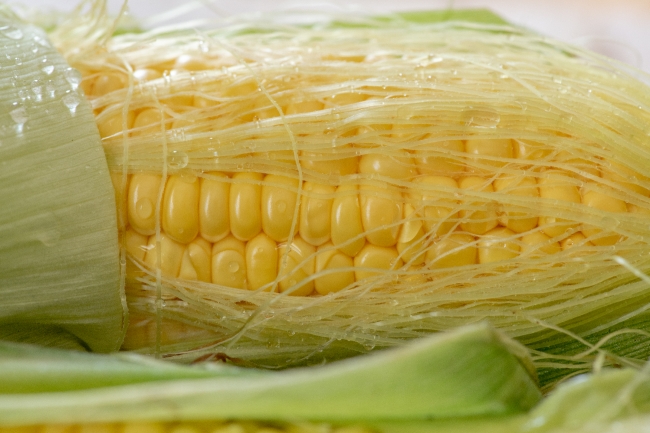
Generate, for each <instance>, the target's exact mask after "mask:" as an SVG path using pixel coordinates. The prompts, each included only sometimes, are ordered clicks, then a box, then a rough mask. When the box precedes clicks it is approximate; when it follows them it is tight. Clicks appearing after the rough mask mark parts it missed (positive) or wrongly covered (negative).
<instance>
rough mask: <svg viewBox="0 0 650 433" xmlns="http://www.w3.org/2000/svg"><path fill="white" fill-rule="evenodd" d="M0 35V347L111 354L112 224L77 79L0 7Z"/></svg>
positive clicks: (115, 330) (103, 171) (120, 323)
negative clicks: (19, 344)
mask: <svg viewBox="0 0 650 433" xmlns="http://www.w3.org/2000/svg"><path fill="white" fill-rule="evenodd" d="M0 28H1V29H2V30H1V31H0V44H1V45H2V47H3V49H2V56H1V57H2V58H0V197H1V199H0V201H1V203H2V204H1V206H0V298H1V299H2V301H1V303H2V307H1V308H0V339H3V340H16V341H30V342H33V343H37V344H43V345H54V346H60V347H70V348H77V349H79V348H81V349H91V350H96V351H104V352H107V351H113V350H116V349H117V348H119V346H120V343H121V341H122V339H123V333H124V328H125V326H126V323H125V311H124V307H125V305H124V292H123V288H121V287H120V278H119V272H120V271H119V249H118V242H117V234H116V232H115V225H116V217H115V209H114V206H112V203H111V199H112V195H113V193H112V190H111V184H110V178H109V173H108V169H107V167H106V161H105V158H104V156H103V154H102V152H101V147H100V141H99V140H100V138H99V135H98V132H97V128H96V126H95V125H93V121H92V119H93V117H92V113H91V110H90V106H89V104H88V103H87V102H86V100H85V98H84V96H83V94H82V93H81V92H80V90H79V89H78V87H79V84H80V83H81V79H82V77H81V75H80V74H79V72H78V71H76V70H74V69H72V68H71V67H70V66H69V65H68V64H67V63H66V62H65V60H63V58H62V57H61V56H60V55H59V54H58V52H57V51H56V50H55V48H54V47H52V45H51V44H50V42H49V40H48V38H47V35H46V34H45V32H43V31H42V30H40V29H38V28H36V27H32V26H27V25H23V24H21V23H19V22H18V20H17V19H15V17H12V16H11V14H10V13H9V12H7V11H6V10H4V9H2V10H0Z"/></svg>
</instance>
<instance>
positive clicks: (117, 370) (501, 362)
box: [0, 325, 541, 425]
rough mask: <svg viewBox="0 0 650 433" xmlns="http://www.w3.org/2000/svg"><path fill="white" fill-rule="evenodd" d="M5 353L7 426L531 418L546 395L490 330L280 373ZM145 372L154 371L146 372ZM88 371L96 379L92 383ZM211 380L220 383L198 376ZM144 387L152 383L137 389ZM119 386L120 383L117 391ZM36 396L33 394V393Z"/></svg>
mask: <svg viewBox="0 0 650 433" xmlns="http://www.w3.org/2000/svg"><path fill="white" fill-rule="evenodd" d="M3 352H4V353H5V355H4V356H2V358H3V359H4V361H3V362H0V368H2V370H3V371H4V372H6V373H7V377H15V378H18V379H16V380H14V381H13V383H11V382H7V384H6V385H4V389H3V390H2V392H3V394H2V395H0V420H2V421H0V423H4V424H8V425H11V424H21V423H31V424H34V423H53V422H67V423H70V422H102V421H128V420H159V421H164V420H192V419H194V420H201V419H248V420H254V419H262V420H279V421H282V420H284V421H293V420H324V421H335V422H343V421H360V420H366V421H371V420H425V419H430V418H450V417H461V416H475V415H499V414H507V413H515V412H521V411H523V410H526V409H529V408H530V407H532V406H533V405H534V404H535V403H537V402H538V401H539V399H540V397H541V395H540V392H539V390H538V388H537V385H536V381H535V379H534V373H532V372H531V370H529V367H528V365H530V364H529V363H530V360H528V359H526V358H525V357H523V358H522V357H521V355H520V354H522V353H523V352H522V348H521V346H519V345H518V344H517V343H514V342H513V341H512V340H509V339H506V337H503V336H502V335H501V334H500V333H498V332H496V331H494V330H493V329H491V328H489V327H488V326H484V325H481V326H471V327H466V328H463V329H458V330H456V331H454V332H450V333H441V334H439V335H436V336H432V337H430V338H427V339H424V340H422V341H419V342H414V343H410V344H408V345H406V346H404V347H401V348H397V349H391V350H385V351H381V352H377V353H374V354H370V355H367V356H363V357H358V358H353V359H349V360H345V361H340V362H337V363H333V364H328V365H325V366H320V367H306V368H299V369H293V370H286V371H279V372H271V371H251V370H245V371H242V370H240V369H239V368H238V367H232V368H229V367H224V368H219V369H216V370H210V369H205V368H203V369H200V368H197V367H190V366H174V367H171V366H166V365H164V364H162V363H158V362H155V361H151V360H147V361H143V360H142V359H141V360H140V361H137V359H139V358H138V357H137V356H133V355H132V357H131V358H129V359H128V360H125V359H120V358H116V357H115V356H99V355H83V354H81V355H80V354H76V355H75V354H64V353H61V352H57V353H50V352H49V351H48V350H46V349H38V350H37V349H33V350H29V351H17V350H15V349H14V348H10V347H7V348H6V349H5V350H4V351H3ZM66 358H67V361H68V362H67V363H66V362H63V361H64V360H65V359H66ZM144 369H150V370H149V372H148V373H146V374H142V372H143V370H144ZM90 371H94V377H92V378H91V379H89V381H87V382H86V381H85V380H86V379H87V377H86V375H87V373H88V372H90ZM201 375H205V376H210V377H203V378H196V379H192V377H197V376H201ZM147 376H148V377H147ZM155 376H158V377H155ZM136 377H137V378H136ZM53 378H57V379H56V380H54V379H53ZM141 380H148V382H145V383H136V382H139V381H141ZM57 381H58V384H57V383H56V382H57ZM110 381H113V382H114V384H115V386H107V385H108V382H110ZM66 382H67V384H64V385H60V384H61V383H66ZM66 387H67V389H68V390H63V389H64V388H66ZM27 388H29V389H28V390H29V391H30V392H28V393H25V392H23V391H24V390H26V389H27ZM56 388H58V391H57V390H56ZM84 388H85V389H84Z"/></svg>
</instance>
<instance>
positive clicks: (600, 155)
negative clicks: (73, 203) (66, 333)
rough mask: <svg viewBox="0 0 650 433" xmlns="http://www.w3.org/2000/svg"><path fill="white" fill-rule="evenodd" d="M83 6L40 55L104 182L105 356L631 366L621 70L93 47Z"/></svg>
mask: <svg viewBox="0 0 650 433" xmlns="http://www.w3.org/2000/svg"><path fill="white" fill-rule="evenodd" d="M93 6H94V8H95V9H93V11H94V12H97V13H91V14H90V15H84V16H81V18H80V17H77V18H76V19H72V20H71V21H70V22H68V23H65V24H64V25H62V26H61V27H59V28H58V29H57V30H56V31H55V32H54V33H53V34H52V37H53V40H55V41H56V43H57V46H58V47H59V48H61V50H62V51H63V52H64V54H65V55H66V58H67V60H68V61H69V62H70V63H71V64H72V65H73V66H74V67H76V68H78V69H79V70H80V71H81V72H82V74H83V77H84V78H83V81H82V82H81V87H82V88H83V89H84V91H85V92H86V94H87V97H88V99H89V100H90V102H91V105H92V108H93V110H94V113H95V116H96V122H97V125H98V129H99V131H100V134H101V135H102V137H103V139H102V142H103V147H104V151H105V155H106V158H107V160H108V165H109V169H110V170H111V175H112V180H113V185H114V190H115V194H114V197H115V202H116V204H117V215H118V218H117V219H118V221H117V227H118V230H119V238H120V241H121V248H122V250H121V251H122V254H123V257H124V258H125V262H124V267H123V268H122V278H123V281H124V283H125V285H126V290H127V296H128V303H129V310H130V312H131V324H130V330H129V332H128V334H127V337H126V340H125V342H124V345H123V348H124V349H129V350H138V351H141V352H144V353H151V354H156V355H158V356H170V357H175V358H176V359H179V360H195V359H204V358H206V357H210V356H221V354H222V353H225V354H226V356H230V357H233V358H243V359H246V360H249V361H254V362H257V363H259V364H260V365H273V366H278V365H280V366H286V365H291V364H295V363H305V362H306V363H309V362H318V361H319V360H322V359H335V358H338V357H343V356H348V355H351V354H356V353H359V352H364V351H367V350H371V349H373V348H375V347H386V346H391V345H395V344H400V343H402V342H403V341H404V340H405V339H409V338H416V337H420V336H423V335H426V334H428V333H431V332H436V331H440V330H444V329H449V328H453V327H456V326H459V325H462V324H466V323H471V322H476V321H480V320H483V319H489V320H490V321H491V322H492V323H494V324H495V325H496V326H497V327H499V328H502V329H507V330H508V332H509V334H510V335H512V336H514V337H516V338H518V339H519V340H520V341H522V342H524V343H526V344H527V345H529V346H530V347H532V348H534V349H536V350H537V351H538V352H536V354H538V355H539V356H538V357H536V362H537V365H538V366H545V365H553V366H557V364H552V362H551V361H550V360H553V362H556V361H558V362H560V363H561V364H562V363H563V364H564V365H565V366H566V368H567V369H569V370H570V369H576V370H579V369H583V368H585V366H586V365H588V363H589V362H590V357H591V356H593V353H594V352H595V350H592V349H589V348H590V346H591V345H593V344H596V343H597V342H599V341H601V340H602V342H603V346H602V350H607V351H609V352H611V353H612V355H614V356H619V357H620V358H619V362H625V363H632V364H634V363H635V362H637V360H638V359H642V358H644V357H645V354H646V353H647V352H648V344H647V339H645V338H639V333H634V332H627V331H624V330H625V329H626V328H630V327H632V328H636V329H637V330H639V329H645V328H646V327H647V325H646V323H647V321H648V316H647V314H646V312H645V311H646V307H645V306H646V305H647V302H648V294H647V290H646V289H647V283H646V282H645V281H643V280H642V279H640V278H639V275H642V272H644V271H645V270H646V269H647V268H648V263H647V260H648V258H647V257H648V255H647V254H646V252H647V247H648V244H647V236H648V232H647V223H646V221H645V215H646V214H647V213H648V210H649V209H650V202H649V197H648V191H650V185H649V182H648V178H647V177H646V176H645V175H644V167H645V166H646V165H647V163H648V162H650V161H648V156H649V155H648V153H647V140H648V138H647V137H648V128H647V124H648V119H649V118H650V116H649V115H648V106H649V104H648V103H649V102H650V95H649V93H648V88H647V87H646V86H645V85H644V84H643V83H641V82H640V81H638V80H636V79H635V78H634V77H633V76H632V75H633V73H634V72H633V71H630V70H626V69H625V68H623V67H622V66H620V65H614V64H612V63H610V62H607V61H605V60H603V59H601V58H598V57H597V56H593V55H591V54H589V53H586V52H583V51H580V50H576V49H575V48H572V47H569V46H564V45H562V44H556V43H550V42H549V41H547V40H545V39H543V38H539V37H537V36H535V35H531V34H530V33H528V32H525V31H522V30H518V29H514V28H512V27H509V26H506V25H487V24H468V23H458V22H452V23H436V24H428V23H427V24H422V23H419V24H413V23H409V22H405V21H404V20H394V21H391V20H388V21H386V20H383V21H382V20H365V21H363V22H362V23H355V25H353V26H345V25H337V26H332V27H328V26H324V27H313V28H304V27H292V26H276V25H274V24H273V23H270V22H265V23H257V24H255V25H247V24H242V25H240V26H237V25H235V26H231V27H226V28H223V29H221V30H216V31H207V32H205V33H200V34H199V33H196V32H191V33H188V32H181V31H179V32H171V33H169V34H161V33H145V34H140V35H123V36H115V37H111V36H110V35H111V29H112V27H110V25H109V24H107V23H106V20H105V19H104V18H103V15H102V14H101V6H102V3H101V2H96V3H94V5H93ZM359 24H362V25H359ZM84 35H85V37H82V36H84ZM80 40H83V42H82V43H80V42H79V41H80ZM619 259H620V260H619ZM621 263H627V264H628V265H629V266H628V268H629V269H635V270H637V271H639V270H640V272H641V274H639V273H636V274H635V273H634V272H629V269H628V268H626V267H624V266H622V265H621ZM600 347H601V346H599V348H600ZM582 352H584V357H583V356H582V355H581V353H582ZM567 355H571V357H568V358H567V357H565V358H563V356H567ZM554 371H558V370H557V369H555V370H554ZM553 374H555V373H553ZM559 374H566V371H562V372H561V373H559ZM555 378H556V376H553V377H552V378H550V379H548V381H552V380H554V379H555ZM545 381H546V379H545Z"/></svg>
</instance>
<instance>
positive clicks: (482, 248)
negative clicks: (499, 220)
mask: <svg viewBox="0 0 650 433" xmlns="http://www.w3.org/2000/svg"><path fill="white" fill-rule="evenodd" d="M514 236H515V232H513V231H512V230H510V229H507V228H505V227H497V228H495V229H492V230H490V231H489V232H487V233H485V234H484V235H483V236H481V238H480V239H479V241H478V261H479V263H481V264H483V263H493V262H500V261H503V260H509V259H513V258H515V257H517V256H518V255H519V252H520V250H521V247H520V245H519V244H518V243H517V241H516V240H515V239H514Z"/></svg>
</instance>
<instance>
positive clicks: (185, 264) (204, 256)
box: [178, 237, 212, 283]
mask: <svg viewBox="0 0 650 433" xmlns="http://www.w3.org/2000/svg"><path fill="white" fill-rule="evenodd" d="M211 262H212V245H210V242H208V241H206V240H205V239H202V238H200V237H198V238H196V239H194V240H193V241H192V242H190V243H189V244H188V245H187V248H186V249H185V253H184V254H183V261H182V262H181V269H180V271H179V273H178V278H181V279H184V280H191V281H203V282H206V283H209V282H210V281H212V277H211V274H212V270H211V267H212V263H211Z"/></svg>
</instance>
